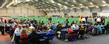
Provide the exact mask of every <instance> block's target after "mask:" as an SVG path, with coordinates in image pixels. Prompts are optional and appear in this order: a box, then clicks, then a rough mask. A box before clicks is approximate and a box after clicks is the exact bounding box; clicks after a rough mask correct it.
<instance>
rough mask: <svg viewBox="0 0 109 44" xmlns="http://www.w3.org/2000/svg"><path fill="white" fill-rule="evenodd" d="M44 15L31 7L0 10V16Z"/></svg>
mask: <svg viewBox="0 0 109 44" xmlns="http://www.w3.org/2000/svg"><path fill="white" fill-rule="evenodd" d="M40 15H44V13H43V12H39V10H38V9H36V8H33V7H29V8H27V7H11V8H7V9H6V8H1V9H0V16H40Z"/></svg>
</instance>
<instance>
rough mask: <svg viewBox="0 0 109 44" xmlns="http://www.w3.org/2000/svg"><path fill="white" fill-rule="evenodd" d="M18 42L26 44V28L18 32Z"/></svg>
mask: <svg viewBox="0 0 109 44" xmlns="http://www.w3.org/2000/svg"><path fill="white" fill-rule="evenodd" d="M20 44H28V34H27V32H26V30H22V32H21V33H20Z"/></svg>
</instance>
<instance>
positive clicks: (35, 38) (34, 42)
mask: <svg viewBox="0 0 109 44" xmlns="http://www.w3.org/2000/svg"><path fill="white" fill-rule="evenodd" d="M29 38H30V42H31V43H32V44H39V36H38V34H37V33H36V31H35V30H33V31H32V33H31V34H30V36H29Z"/></svg>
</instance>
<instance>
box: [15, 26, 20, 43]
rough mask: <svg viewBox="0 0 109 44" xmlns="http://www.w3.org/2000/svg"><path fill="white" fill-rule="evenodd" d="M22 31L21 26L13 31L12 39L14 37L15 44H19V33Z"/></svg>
mask: <svg viewBox="0 0 109 44" xmlns="http://www.w3.org/2000/svg"><path fill="white" fill-rule="evenodd" d="M21 31H22V27H21V26H17V28H16V29H15V31H14V35H13V38H14V37H15V39H14V40H15V43H16V44H19V39H20V32H21Z"/></svg>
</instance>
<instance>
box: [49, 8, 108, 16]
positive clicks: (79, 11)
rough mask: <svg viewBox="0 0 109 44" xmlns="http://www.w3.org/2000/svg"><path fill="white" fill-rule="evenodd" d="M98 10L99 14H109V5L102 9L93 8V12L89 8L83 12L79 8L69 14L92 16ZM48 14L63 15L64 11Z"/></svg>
mask: <svg viewBox="0 0 109 44" xmlns="http://www.w3.org/2000/svg"><path fill="white" fill-rule="evenodd" d="M95 12H97V14H98V16H109V7H105V8H103V10H102V11H100V9H97V8H96V9H93V11H92V12H90V10H89V9H85V10H84V11H83V12H82V11H81V10H78V11H77V12H74V11H73V10H72V11H71V12H69V13H68V15H69V16H92V13H95ZM48 15H50V16H52V15H61V16H63V15H64V13H63V12H50V13H48Z"/></svg>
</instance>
